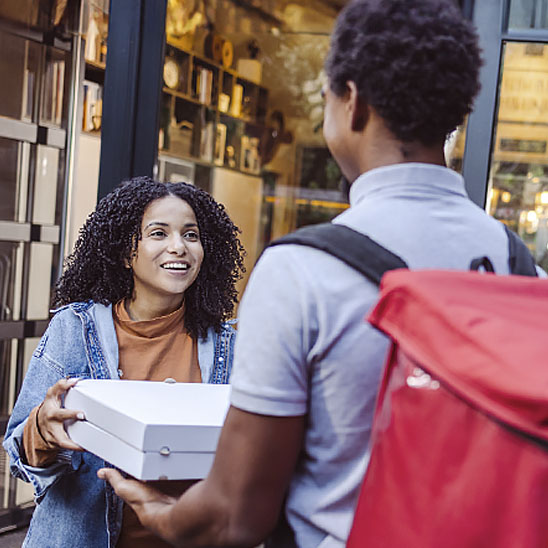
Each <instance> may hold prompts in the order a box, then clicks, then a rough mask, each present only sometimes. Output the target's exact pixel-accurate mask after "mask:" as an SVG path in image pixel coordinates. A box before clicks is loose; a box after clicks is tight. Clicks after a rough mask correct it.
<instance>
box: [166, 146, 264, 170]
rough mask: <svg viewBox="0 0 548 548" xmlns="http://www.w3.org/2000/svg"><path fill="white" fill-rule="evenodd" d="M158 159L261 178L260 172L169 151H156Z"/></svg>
mask: <svg viewBox="0 0 548 548" xmlns="http://www.w3.org/2000/svg"><path fill="white" fill-rule="evenodd" d="M158 158H159V159H162V158H163V159H167V160H169V159H174V160H184V161H185V162H190V163H192V164H198V165H200V166H204V167H209V168H211V169H213V168H216V167H218V168H221V169H228V170H230V171H235V172H236V173H241V174H242V175H250V176H251V177H261V173H262V170H261V172H259V173H252V172H250V171H243V170H241V169H238V168H237V167H230V166H228V165H226V164H216V163H214V162H208V161H207V160H202V159H201V158H198V157H197V156H186V155H183V154H174V153H173V152H170V151H169V150H165V149H160V150H159V151H158Z"/></svg>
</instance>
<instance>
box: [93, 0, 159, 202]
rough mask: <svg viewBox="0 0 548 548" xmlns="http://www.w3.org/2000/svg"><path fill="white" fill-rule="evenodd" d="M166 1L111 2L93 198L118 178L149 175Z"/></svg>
mask: <svg viewBox="0 0 548 548" xmlns="http://www.w3.org/2000/svg"><path fill="white" fill-rule="evenodd" d="M166 6H167V0H117V1H116V2H111V6H110V14H109V30H108V42H107V52H108V53H107V63H106V71H105V88H104V103H103V125H102V128H101V167H100V172H99V190H98V194H99V198H101V197H103V196H105V195H106V194H108V193H109V192H110V191H111V190H113V189H114V188H115V187H116V186H117V185H118V184H119V183H120V182H121V181H122V180H124V179H127V178H130V177H134V176H137V175H148V176H152V173H153V168H154V164H155V162H156V156H157V148H158V119H159V112H160V98H161V86H162V71H163V55H164V53H163V51H164V43H165V20H166Z"/></svg>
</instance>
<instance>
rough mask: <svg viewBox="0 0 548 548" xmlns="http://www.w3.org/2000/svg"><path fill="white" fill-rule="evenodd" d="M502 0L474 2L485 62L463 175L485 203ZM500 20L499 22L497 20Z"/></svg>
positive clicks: (477, 198) (474, 197) (469, 188)
mask: <svg viewBox="0 0 548 548" xmlns="http://www.w3.org/2000/svg"><path fill="white" fill-rule="evenodd" d="M502 1H503V0H481V2H476V3H475V6H474V14H473V21H474V23H475V24H476V26H477V29H478V33H479V40H480V47H481V48H482V50H483V58H484V65H483V67H482V70H481V73H480V79H481V91H480V93H479V95H478V97H477V99H476V103H475V108H474V111H473V112H472V113H471V114H470V116H469V117H468V127H467V130H466V147H465V152H464V158H463V170H462V173H463V176H464V180H465V183H466V190H467V192H468V195H469V196H470V198H471V199H472V201H474V202H475V203H476V204H477V205H479V206H480V207H482V208H483V207H485V200H486V196H487V184H488V178H489V167H490V160H491V148H492V139H493V131H492V129H493V123H494V121H495V114H496V110H497V109H496V107H497V105H496V98H497V97H498V86H499V76H500V74H499V73H500V70H499V67H500V56H501V47H502V28H503V15H506V14H503V11H502V9H501V8H502ZM494 21H498V24H494Z"/></svg>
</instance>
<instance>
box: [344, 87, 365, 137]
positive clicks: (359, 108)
mask: <svg viewBox="0 0 548 548" xmlns="http://www.w3.org/2000/svg"><path fill="white" fill-rule="evenodd" d="M346 86H347V88H348V94H349V95H348V103H347V104H348V108H349V109H350V114H351V120H350V122H351V128H352V131H362V130H363V128H364V127H365V125H366V124H367V121H368V120H369V105H368V104H367V103H366V102H365V101H364V100H363V99H361V98H360V96H359V94H358V88H357V87H356V83H355V82H352V80H349V81H348V82H346Z"/></svg>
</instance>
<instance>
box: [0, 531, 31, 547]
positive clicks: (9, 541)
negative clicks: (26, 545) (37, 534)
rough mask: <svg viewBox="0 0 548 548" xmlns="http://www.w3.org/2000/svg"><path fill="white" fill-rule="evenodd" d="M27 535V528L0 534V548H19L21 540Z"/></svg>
mask: <svg viewBox="0 0 548 548" xmlns="http://www.w3.org/2000/svg"><path fill="white" fill-rule="evenodd" d="M26 534H27V528H26V527H24V528H22V529H15V530H13V531H8V532H7V533H1V534H0V548H21V544H23V539H24V538H25V535H26Z"/></svg>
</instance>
